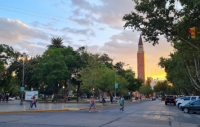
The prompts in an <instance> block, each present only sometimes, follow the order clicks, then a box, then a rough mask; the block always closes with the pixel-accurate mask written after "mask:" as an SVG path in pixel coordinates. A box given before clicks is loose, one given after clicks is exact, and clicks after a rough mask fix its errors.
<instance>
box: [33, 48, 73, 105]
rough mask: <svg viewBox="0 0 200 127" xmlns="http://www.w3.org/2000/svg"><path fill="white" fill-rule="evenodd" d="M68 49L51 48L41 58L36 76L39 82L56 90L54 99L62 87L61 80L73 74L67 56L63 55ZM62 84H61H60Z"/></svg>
mask: <svg viewBox="0 0 200 127" xmlns="http://www.w3.org/2000/svg"><path fill="white" fill-rule="evenodd" d="M65 50H66V49H64V48H63V49H62V48H50V49H48V50H46V51H45V52H44V54H43V55H42V56H41V57H40V58H39V63H38V66H37V68H36V69H35V70H34V71H35V72H36V73H35V75H34V78H36V79H37V80H38V81H39V84H42V83H43V84H45V85H46V86H47V89H50V90H53V91H54V94H55V96H54V98H53V101H55V100H56V99H57V95H58V92H59V89H60V88H61V87H62V86H61V85H62V84H61V82H62V81H64V80H66V78H67V79H69V78H70V76H71V74H70V71H69V70H68V68H67V65H66V63H65V62H66V61H65V60H66V57H65V56H64V55H63V52H65ZM58 84H60V85H58Z"/></svg>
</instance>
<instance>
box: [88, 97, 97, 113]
mask: <svg viewBox="0 0 200 127" xmlns="http://www.w3.org/2000/svg"><path fill="white" fill-rule="evenodd" d="M92 107H94V111H95V112H97V110H96V108H95V103H94V98H93V97H91V98H90V108H89V112H91V108H92Z"/></svg>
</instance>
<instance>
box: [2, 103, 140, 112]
mask: <svg viewBox="0 0 200 127" xmlns="http://www.w3.org/2000/svg"><path fill="white" fill-rule="evenodd" d="M131 103H138V102H126V103H125V104H131ZM117 105H119V104H112V105H101V106H96V108H106V107H112V106H117ZM87 109H89V107H88V108H67V109H54V110H27V111H0V113H40V112H58V111H79V110H87Z"/></svg>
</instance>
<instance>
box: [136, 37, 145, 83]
mask: <svg viewBox="0 0 200 127" xmlns="http://www.w3.org/2000/svg"><path fill="white" fill-rule="evenodd" d="M137 70H138V71H137V72H138V78H141V79H143V81H144V82H143V83H145V76H146V75H145V52H144V45H143V41H142V37H141V35H140V39H139V43H138V52H137Z"/></svg>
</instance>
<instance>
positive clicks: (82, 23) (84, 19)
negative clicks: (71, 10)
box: [69, 17, 93, 26]
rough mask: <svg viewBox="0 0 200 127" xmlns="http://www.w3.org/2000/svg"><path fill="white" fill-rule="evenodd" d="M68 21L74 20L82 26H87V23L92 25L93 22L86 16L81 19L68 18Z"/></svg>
mask: <svg viewBox="0 0 200 127" xmlns="http://www.w3.org/2000/svg"><path fill="white" fill-rule="evenodd" d="M69 20H70V21H72V22H75V23H77V24H79V25H83V26H89V25H93V23H92V22H91V21H90V20H88V19H86V18H82V19H78V18H72V17H71V18H69Z"/></svg>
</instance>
